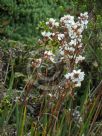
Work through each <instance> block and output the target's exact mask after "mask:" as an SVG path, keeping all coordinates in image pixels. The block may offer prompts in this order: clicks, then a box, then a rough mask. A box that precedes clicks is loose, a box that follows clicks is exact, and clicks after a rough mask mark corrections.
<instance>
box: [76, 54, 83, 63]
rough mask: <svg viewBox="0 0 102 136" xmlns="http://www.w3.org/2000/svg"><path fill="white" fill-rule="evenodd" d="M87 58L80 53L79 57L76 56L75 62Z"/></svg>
mask: <svg viewBox="0 0 102 136" xmlns="http://www.w3.org/2000/svg"><path fill="white" fill-rule="evenodd" d="M84 59H85V57H82V56H81V55H79V56H78V57H76V60H75V63H76V64H77V63H78V62H80V61H83V60H84Z"/></svg>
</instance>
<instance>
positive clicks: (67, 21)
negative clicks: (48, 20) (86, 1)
mask: <svg viewBox="0 0 102 136" xmlns="http://www.w3.org/2000/svg"><path fill="white" fill-rule="evenodd" d="M60 22H61V23H64V24H65V25H67V24H71V25H72V24H74V16H70V15H65V16H64V17H61V19H60Z"/></svg>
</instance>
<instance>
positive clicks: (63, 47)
mask: <svg viewBox="0 0 102 136" xmlns="http://www.w3.org/2000/svg"><path fill="white" fill-rule="evenodd" d="M87 24H88V13H87V12H85V13H83V14H82V13H81V14H80V16H79V17H78V19H77V21H75V19H74V16H71V15H65V16H64V17H61V18H60V21H59V22H57V21H56V20H55V19H53V18H50V19H49V20H48V21H47V22H46V26H47V27H48V29H49V31H43V32H42V36H43V39H42V40H40V43H43V44H45V45H46V44H47V43H48V42H49V41H51V42H53V41H56V42H57V43H58V48H57V49H56V50H55V51H54V52H53V47H51V46H46V49H47V50H46V51H45V52H44V54H43V58H42V59H47V60H49V61H50V62H51V63H54V64H56V63H58V62H64V64H65V69H64V70H65V71H66V74H65V75H64V77H65V79H66V82H65V85H64V87H65V88H68V89H69V90H70V89H71V90H73V88H75V87H80V86H81V82H82V81H83V80H84V75H85V74H84V72H82V71H81V69H78V65H79V64H80V62H81V61H83V60H84V59H85V57H83V56H82V53H83V49H84V47H83V44H82V33H83V31H84V29H86V28H87ZM40 62H41V61H40ZM37 66H38V65H37ZM39 66H40V65H39Z"/></svg>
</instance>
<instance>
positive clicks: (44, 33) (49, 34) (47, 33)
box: [41, 31, 52, 38]
mask: <svg viewBox="0 0 102 136" xmlns="http://www.w3.org/2000/svg"><path fill="white" fill-rule="evenodd" d="M41 34H42V36H44V37H48V38H50V36H51V35H52V33H51V32H46V31H44V32H42V33H41Z"/></svg>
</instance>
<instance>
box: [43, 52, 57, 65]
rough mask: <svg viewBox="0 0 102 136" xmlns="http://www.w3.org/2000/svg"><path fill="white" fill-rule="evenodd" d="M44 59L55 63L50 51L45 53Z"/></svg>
mask: <svg viewBox="0 0 102 136" xmlns="http://www.w3.org/2000/svg"><path fill="white" fill-rule="evenodd" d="M44 57H45V58H47V59H49V60H50V61H51V62H53V63H56V62H55V59H54V57H55V55H54V54H53V53H52V52H51V51H45V52H44Z"/></svg>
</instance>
